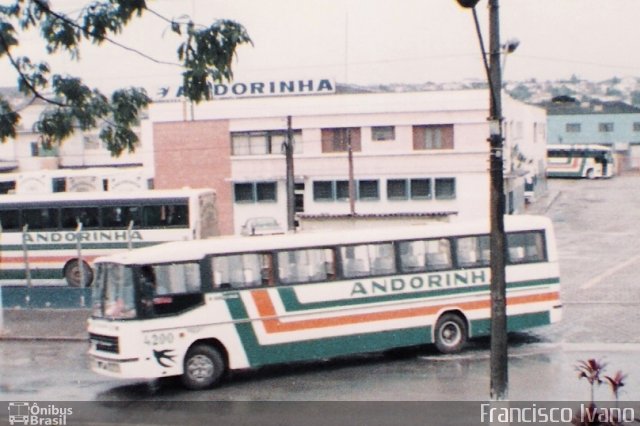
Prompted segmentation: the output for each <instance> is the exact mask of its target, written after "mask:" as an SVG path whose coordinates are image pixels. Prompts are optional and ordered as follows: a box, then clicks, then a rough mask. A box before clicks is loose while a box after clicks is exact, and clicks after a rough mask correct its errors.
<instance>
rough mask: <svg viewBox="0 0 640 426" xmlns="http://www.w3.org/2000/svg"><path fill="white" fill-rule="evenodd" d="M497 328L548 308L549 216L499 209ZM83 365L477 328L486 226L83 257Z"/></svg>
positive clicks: (556, 315)
mask: <svg viewBox="0 0 640 426" xmlns="http://www.w3.org/2000/svg"><path fill="white" fill-rule="evenodd" d="M505 221H506V223H505V227H506V231H507V243H508V259H507V265H508V266H507V267H506V268H507V270H506V278H507V282H508V289H507V315H508V328H509V330H517V329H523V328H528V327H533V326H537V325H544V324H549V323H552V322H556V321H558V320H559V319H560V317H561V305H560V299H559V298H560V296H559V291H560V283H559V271H558V258H557V252H556V249H555V240H554V234H553V229H552V225H551V221H550V220H549V219H547V218H543V217H535V216H509V217H506V218H505ZM96 266H97V278H96V282H95V283H94V286H93V313H92V316H91V318H90V320H89V329H88V330H89V335H90V340H91V348H90V351H89V355H90V357H91V362H92V368H93V370H94V371H96V372H98V373H101V374H105V375H108V376H112V377H120V378H157V377H165V376H174V375H181V376H182V379H183V382H184V384H185V385H186V386H187V387H189V388H193V389H201V388H205V387H209V386H211V385H213V384H215V383H216V382H218V381H219V380H220V379H221V378H222V377H223V375H224V373H225V372H226V371H227V370H229V369H240V368H252V367H257V366H260V365H265V364H272V363H287V362H294V361H302V360H312V359H322V358H330V357H335V356H342V355H348V354H354V353H362V352H372V351H381V350H386V349H390V348H395V347H403V346H414V345H421V344H427V343H435V345H436V347H437V348H438V349H439V350H440V351H442V352H456V351H459V350H461V348H462V347H463V346H464V344H465V342H466V341H467V339H468V338H469V337H475V336H483V335H488V334H489V331H490V327H489V323H490V320H489V318H490V291H489V286H490V268H489V236H488V223H482V224H461V223H455V224H453V223H449V224H434V225H421V226H409V227H405V228H392V227H387V228H382V229H376V230H375V231H374V232H372V230H371V229H367V230H350V231H345V230H341V231H334V232H321V233H320V232H318V233H306V234H305V233H298V234H284V235H273V236H268V237H254V238H246V237H224V238H212V239H209V240H201V241H191V242H181V243H169V244H164V245H159V246H155V247H149V248H146V249H140V250H133V251H128V252H124V253H120V254H116V255H114V256H110V257H106V258H101V259H98V260H96Z"/></svg>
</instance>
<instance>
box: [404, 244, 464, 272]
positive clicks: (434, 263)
mask: <svg viewBox="0 0 640 426" xmlns="http://www.w3.org/2000/svg"><path fill="white" fill-rule="evenodd" d="M399 250H400V270H401V271H402V272H416V271H438V270H443V269H450V268H451V266H452V262H451V243H450V242H449V240H447V239H446V238H439V239H433V240H418V241H404V242H401V243H400V244H399Z"/></svg>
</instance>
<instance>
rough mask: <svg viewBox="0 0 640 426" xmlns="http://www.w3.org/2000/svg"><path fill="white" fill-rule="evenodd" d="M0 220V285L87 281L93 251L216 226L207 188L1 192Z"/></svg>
mask: <svg viewBox="0 0 640 426" xmlns="http://www.w3.org/2000/svg"><path fill="white" fill-rule="evenodd" d="M0 225H1V230H0V277H1V278H0V285H3V284H4V285H24V284H25V283H27V281H31V284H34V285H51V284H53V285H57V284H64V283H65V282H66V283H67V284H68V285H71V286H88V285H90V284H91V282H92V280H93V277H94V271H93V267H92V263H93V260H94V259H95V258H96V257H99V256H104V255H107V254H111V253H115V252H116V251H119V250H125V249H128V248H137V247H144V246H148V245H152V244H158V243H162V242H167V241H176V240H190V239H196V238H205V237H209V236H213V235H217V234H218V226H217V216H216V206H215V193H214V192H213V190H210V189H180V190H145V191H136V192H61V193H51V194H42V195H36V194H29V195H26V194H25V195H2V196H0ZM80 264H82V265H83V266H84V268H83V270H82V271H81V269H80ZM81 276H82V277H83V280H84V282H81V278H80V277H81Z"/></svg>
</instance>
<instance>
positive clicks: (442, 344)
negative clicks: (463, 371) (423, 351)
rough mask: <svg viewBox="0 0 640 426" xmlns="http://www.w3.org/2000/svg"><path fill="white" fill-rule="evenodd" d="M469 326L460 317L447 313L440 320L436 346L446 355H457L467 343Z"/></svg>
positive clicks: (436, 333)
mask: <svg viewBox="0 0 640 426" xmlns="http://www.w3.org/2000/svg"><path fill="white" fill-rule="evenodd" d="M467 338H468V335H467V324H466V322H465V320H464V319H463V318H461V317H460V315H457V314H454V313H446V314H444V315H442V316H441V317H440V318H438V322H436V328H435V333H434V340H435V345H436V348H437V349H438V351H440V352H441V353H444V354H451V353H457V352H460V351H461V350H462V348H463V347H464V345H465V344H466V343H467Z"/></svg>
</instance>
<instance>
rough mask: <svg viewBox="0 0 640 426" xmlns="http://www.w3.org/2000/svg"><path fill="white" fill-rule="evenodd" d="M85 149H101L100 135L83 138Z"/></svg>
mask: <svg viewBox="0 0 640 426" xmlns="http://www.w3.org/2000/svg"><path fill="white" fill-rule="evenodd" d="M82 143H83V145H84V149H100V148H101V145H102V144H101V143H100V138H99V137H98V135H84V136H83V137H82Z"/></svg>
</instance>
